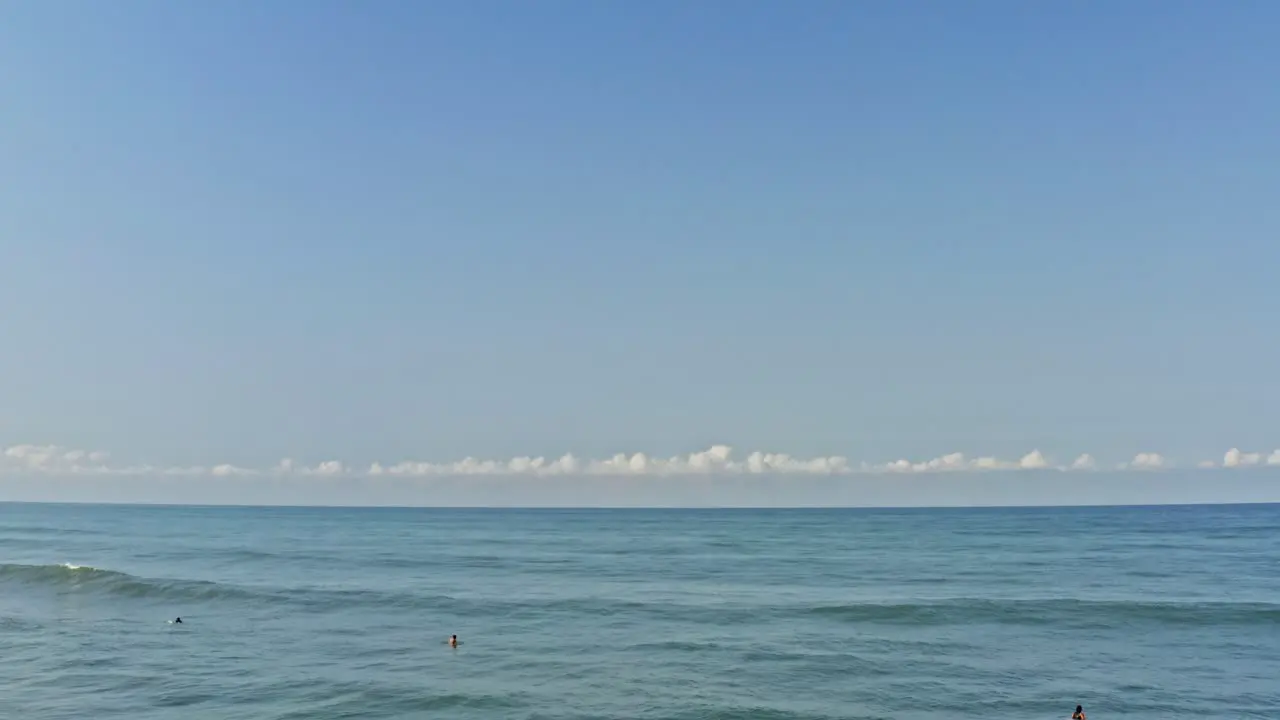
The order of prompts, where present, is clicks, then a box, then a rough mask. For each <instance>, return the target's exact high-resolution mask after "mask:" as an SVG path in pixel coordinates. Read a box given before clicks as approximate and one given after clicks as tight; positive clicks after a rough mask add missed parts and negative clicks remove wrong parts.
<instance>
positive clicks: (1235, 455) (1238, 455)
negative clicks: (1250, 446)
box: [1222, 448, 1262, 468]
mask: <svg viewBox="0 0 1280 720" xmlns="http://www.w3.org/2000/svg"><path fill="white" fill-rule="evenodd" d="M1261 463H1262V453H1245V452H1240V449H1239V448H1231V449H1230V450H1228V451H1227V452H1226V454H1225V455H1223V456H1222V467H1227V468H1236V467H1249V466H1251V465H1260V464H1261Z"/></svg>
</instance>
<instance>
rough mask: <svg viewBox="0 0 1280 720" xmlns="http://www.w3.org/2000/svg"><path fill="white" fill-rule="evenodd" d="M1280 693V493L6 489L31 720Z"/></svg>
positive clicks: (759, 712)
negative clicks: (409, 503)
mask: <svg viewBox="0 0 1280 720" xmlns="http://www.w3.org/2000/svg"><path fill="white" fill-rule="evenodd" d="M72 566H78V567H72ZM179 615H180V616H182V617H183V619H184V621H185V622H184V623H183V624H182V625H174V624H169V623H168V622H167V621H168V620H170V619H172V618H173V617H174V616H179ZM451 633H457V634H458V635H459V637H460V638H461V640H462V643H463V644H462V645H461V646H460V647H458V648H456V649H451V648H449V647H448V646H447V645H445V644H444V640H445V638H446V637H447V636H448V635H449V634H451ZM1278 678H1280V506H1238V507H1223V506H1220V507H1176V508H1111V509H999V510H993V509H984V510H903V511H886V510H868V511H861V510H760V511H749V510H724V511H673V510H653V511H635V510H627V511H622V510H576V511H568V510H566V511H550V510H528V511H515V510H380V509H359V510H356V509H349V510H348V509H259V508H255V509H246V508H163V507H151V508H144V507H120V506H117V507H109V506H49V505H3V504H0V717H6V718H7V717H20V718H23V720H44V719H52V718H84V717H93V718H97V719H101V720H106V719H107V718H129V719H130V720H143V719H147V718H192V719H201V718H220V719H221V718H246V719H247V718H254V719H259V718H276V719H279V720H286V719H293V718H297V719H302V718H308V719H311V718H314V719H321V720H322V719H326V718H419V717H421V718H425V717H433V718H545V719H548V720H550V719H552V718H680V719H685V718H687V719H690V720H692V719H694V718H774V719H782V718H795V719H797V720H799V719H808V718H902V719H904V720H905V719H912V718H919V719H923V718H930V719H934V718H937V719H941V718H948V719H953V718H958V717H973V718H985V719H989V720H996V719H1002V718H1010V719H1012V718H1019V719H1026V718H1065V717H1067V716H1068V715H1069V713H1070V711H1071V709H1072V708H1074V706H1075V705H1076V704H1077V703H1082V704H1083V705H1084V706H1085V710H1086V711H1087V712H1088V713H1089V717H1090V718H1093V719H1094V720H1099V719H1101V718H1108V717H1116V718H1119V717H1123V718H1132V719H1134V720H1141V719H1146V718H1150V719H1152V720H1154V719H1155V718H1162V719H1163V718H1169V717H1173V716H1183V717H1196V718H1200V719H1210V718H1224V719H1225V718H1232V719H1235V718H1272V719H1274V718H1277V717H1280V681H1278V680H1277V679H1278Z"/></svg>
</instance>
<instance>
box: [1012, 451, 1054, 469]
mask: <svg viewBox="0 0 1280 720" xmlns="http://www.w3.org/2000/svg"><path fill="white" fill-rule="evenodd" d="M1018 467H1020V468H1022V469H1023V470H1043V469H1044V468H1047V467H1049V461H1048V460H1046V459H1045V457H1044V455H1042V454H1041V453H1040V451H1039V450H1032V451H1031V452H1029V453H1027V454H1026V455H1023V456H1022V459H1021V460H1019V461H1018Z"/></svg>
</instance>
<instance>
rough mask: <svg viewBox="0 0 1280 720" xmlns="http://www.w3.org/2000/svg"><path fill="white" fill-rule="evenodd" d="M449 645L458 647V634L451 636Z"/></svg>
mask: <svg viewBox="0 0 1280 720" xmlns="http://www.w3.org/2000/svg"><path fill="white" fill-rule="evenodd" d="M449 647H458V636H457V635H450V636H449Z"/></svg>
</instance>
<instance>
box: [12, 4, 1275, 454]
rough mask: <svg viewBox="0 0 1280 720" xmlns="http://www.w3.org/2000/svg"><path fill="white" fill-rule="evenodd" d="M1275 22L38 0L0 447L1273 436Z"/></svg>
mask: <svg viewBox="0 0 1280 720" xmlns="http://www.w3.org/2000/svg"><path fill="white" fill-rule="evenodd" d="M1278 26H1280V5H1276V4H1274V3H1269V2H1262V1H1261V0H1257V1H1253V2H1246V1H1241V2H1233V3H1210V2H1154V1H1152V2H1145V1H1144V2H1139V1H1136V0H1135V1H1133V2H1125V3H1106V4H1103V3H1070V4H1062V3H1059V4H1056V5H1049V4H1028V3H1019V2H995V1H989V2H976V3H947V2H898V3H872V2H816V1H814V2H806V3H782V2H774V3H765V2H727V1H726V2H711V1H704V2H698V3H681V2H660V1H654V2H644V3H590V2H585V1H579V2H556V1H548V2H541V3H510V2H508V3H497V2H480V1H474V0H471V1H468V2H440V3H417V2H407V1H405V2H390V1H388V2H379V3H356V2H301V1H290V0H281V1H279V2H273V3H266V4H262V3H248V2H219V3H163V2H142V1H140V0H139V1H134V2H125V3H91V2H61V3H34V2H28V3H11V4H9V5H7V6H5V7H4V8H3V10H0V259H2V260H0V307H3V308H4V312H3V313H0V347H2V348H3V350H4V351H3V352H0V446H16V445H23V444H35V445H45V444H56V445H60V446H62V447H64V448H85V449H103V450H108V451H110V452H111V454H112V457H113V458H115V459H118V461H119V462H121V463H124V464H138V465H148V466H151V465H154V466H186V465H202V466H212V465H214V464H218V463H232V464H235V465H237V466H243V467H265V466H268V465H270V464H272V463H275V462H276V461H278V460H279V459H280V458H282V457H292V458H298V459H299V462H303V463H308V464H314V463H318V462H322V461H326V460H330V459H332V458H340V459H342V461H343V462H345V463H350V464H352V466H360V467H364V466H367V465H368V464H369V463H371V462H373V461H382V462H391V463H394V462H399V461H401V460H405V459H424V460H431V461H441V462H443V461H454V460H457V459H460V458H463V457H466V456H474V457H477V458H509V457H512V456H522V455H530V456H538V455H544V456H547V457H549V458H555V457H559V456H560V455H561V454H563V453H565V452H573V453H575V454H577V455H579V456H581V457H587V458H592V457H596V458H607V457H610V456H612V455H613V454H614V453H618V452H623V453H634V452H645V453H648V454H652V455H657V456H660V457H666V456H670V455H676V454H687V453H690V452H697V451H700V450H703V449H705V448H707V447H709V446H711V445H713V444H716V443H727V444H730V445H732V446H733V447H734V448H735V449H740V450H741V451H742V452H743V453H745V452H746V451H749V450H755V449H759V450H762V451H772V452H785V453H790V454H792V455H794V456H797V457H802V458H810V457H825V456H832V455H839V456H846V457H848V458H850V459H851V461H853V462H861V461H868V462H872V463H884V462H890V461H893V460H896V459H898V458H911V459H914V460H927V459H929V458H934V457H940V456H943V455H945V454H947V453H952V452H962V453H965V454H966V456H968V457H979V456H985V455H990V456H995V457H1001V458H1008V459H1010V460H1013V461H1016V460H1017V459H1018V458H1020V457H1022V456H1023V455H1024V453H1027V452H1029V451H1030V450H1032V449H1038V450H1041V451H1042V452H1044V453H1045V454H1046V455H1047V456H1049V457H1051V458H1053V461H1054V462H1055V463H1069V462H1071V461H1072V458H1075V457H1076V456H1078V455H1079V454H1081V453H1086V452H1087V453H1090V454H1092V455H1093V456H1095V457H1096V458H1098V459H1099V462H1100V463H1102V464H1106V465H1110V464H1111V463H1115V462H1123V461H1127V460H1129V459H1131V458H1133V457H1134V455H1135V454H1136V453H1139V452H1158V453H1161V454H1162V456H1164V457H1167V458H1176V459H1177V461H1178V462H1179V463H1180V464H1183V465H1186V464H1194V463H1195V462H1197V461H1199V460H1203V459H1212V460H1221V458H1222V456H1223V455H1222V454H1223V452H1224V451H1226V450H1227V449H1229V448H1232V447H1240V448H1242V449H1244V450H1246V451H1257V452H1262V453H1264V454H1265V453H1270V452H1271V451H1272V450H1273V449H1275V448H1276V447H1280V409H1278V408H1280V403H1278V402H1277V400H1280V381H1278V380H1277V371H1276V368H1278V367H1280V335H1278V334H1277V332H1276V327H1277V320H1276V318H1277V313H1278V311H1280V289H1277V288H1278V287H1280V286H1278V285H1277V283H1276V278H1277V268H1280V241H1278V239H1280V203H1277V202H1276V201H1275V197H1276V196H1277V188H1280V133H1278V132H1276V128H1277V127H1280V86H1278V85H1277V83H1276V82H1275V68H1276V67H1280V49H1277V46H1276V44H1275V42H1274V28H1276V27H1278Z"/></svg>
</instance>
